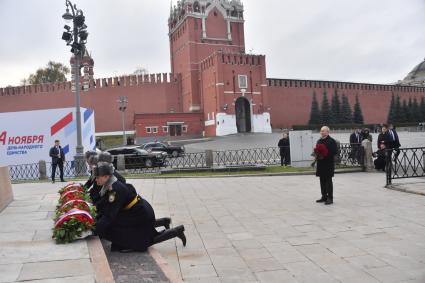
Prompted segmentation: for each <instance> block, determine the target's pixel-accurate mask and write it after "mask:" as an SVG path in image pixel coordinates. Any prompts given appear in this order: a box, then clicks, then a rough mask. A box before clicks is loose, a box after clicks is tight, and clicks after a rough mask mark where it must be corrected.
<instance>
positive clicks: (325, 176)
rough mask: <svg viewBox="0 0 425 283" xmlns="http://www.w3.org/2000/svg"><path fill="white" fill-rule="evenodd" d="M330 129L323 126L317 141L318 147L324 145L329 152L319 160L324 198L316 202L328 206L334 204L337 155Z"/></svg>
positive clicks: (318, 168)
mask: <svg viewBox="0 0 425 283" xmlns="http://www.w3.org/2000/svg"><path fill="white" fill-rule="evenodd" d="M329 132H330V130H329V127H327V126H323V127H322V128H321V129H320V139H319V140H318V141H317V145H319V144H323V145H324V146H326V148H327V150H328V154H327V155H326V156H321V157H318V158H317V168H316V176H317V177H320V189H321V193H322V198H321V199H318V200H317V201H316V202H318V203H321V202H324V203H325V204H326V205H329V204H332V203H333V182H332V178H333V177H334V172H335V155H336V154H337V150H338V147H337V143H336V141H335V140H334V139H333V138H331V137H330V136H329Z"/></svg>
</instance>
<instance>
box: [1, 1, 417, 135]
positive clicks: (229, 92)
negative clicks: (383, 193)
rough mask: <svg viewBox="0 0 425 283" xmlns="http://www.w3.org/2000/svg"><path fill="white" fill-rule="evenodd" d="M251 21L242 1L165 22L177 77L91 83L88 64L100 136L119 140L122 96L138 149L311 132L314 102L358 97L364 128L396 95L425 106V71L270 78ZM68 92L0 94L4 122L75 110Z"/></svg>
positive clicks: (51, 87)
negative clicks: (248, 36)
mask: <svg viewBox="0 0 425 283" xmlns="http://www.w3.org/2000/svg"><path fill="white" fill-rule="evenodd" d="M244 21H245V19H244V13H243V5H242V3H241V2H240V1H239V0H232V1H229V0H199V1H195V0H185V1H180V2H179V3H178V5H177V6H175V7H173V8H172V10H171V12H170V18H169V20H168V25H169V39H170V60H171V73H161V74H151V75H139V76H136V75H134V76H122V77H115V78H103V79H93V78H92V76H93V67H94V60H93V59H92V58H88V59H87V60H86V61H84V62H88V63H86V65H84V70H83V75H82V80H83V82H84V83H83V88H84V86H85V90H87V91H82V92H81V106H82V107H85V108H92V109H94V110H95V123H96V133H98V134H110V135H114V134H119V133H121V131H122V125H121V112H120V111H119V110H118V103H117V100H118V98H119V97H120V96H126V97H128V101H129V104H128V108H127V110H126V112H125V116H126V119H125V121H126V125H125V127H126V130H127V131H134V133H135V135H136V138H138V139H139V140H146V139H161V138H165V137H166V138H180V137H199V136H225V135H229V134H235V133H238V132H239V133H241V132H258V133H260V132H261V133H270V132H271V131H272V129H278V128H290V127H291V126H293V125H303V124H307V123H308V120H309V117H310V108H311V103H312V98H313V92H315V93H316V94H317V99H318V101H319V104H320V102H321V100H322V97H323V93H324V92H325V91H326V92H327V93H328V97H330V96H329V95H332V94H333V93H334V91H335V90H337V91H338V93H339V94H340V95H342V94H345V95H346V96H347V97H348V98H349V101H350V105H351V108H353V106H354V102H355V97H356V96H358V97H359V101H360V104H361V108H362V111H363V116H364V122H365V123H366V124H380V123H384V122H386V121H387V116H388V111H389V105H390V101H391V96H392V95H393V94H394V95H399V96H400V98H401V100H406V99H409V98H414V97H416V98H417V99H418V100H420V98H421V97H423V96H425V87H424V86H425V85H424V78H423V75H424V74H425V62H422V63H421V64H419V65H418V66H417V67H416V68H415V69H414V70H413V71H412V72H411V73H410V74H409V75H408V77H407V78H406V79H405V80H404V81H400V82H399V83H397V84H394V85H380V84H364V83H353V82H336V81H315V80H292V79H275V78H268V77H267V66H266V57H265V56H264V55H252V54H246V53H245V31H244ZM86 56H88V55H87V54H86ZM270 60H273V58H270ZM72 63H73V60H71V64H72ZM71 89H72V86H71V82H66V83H53V84H42V85H30V86H20V87H8V88H0V112H15V111H27V110H38V109H51V108H67V107H72V106H73V105H74V101H75V98H74V93H73V92H72V91H71Z"/></svg>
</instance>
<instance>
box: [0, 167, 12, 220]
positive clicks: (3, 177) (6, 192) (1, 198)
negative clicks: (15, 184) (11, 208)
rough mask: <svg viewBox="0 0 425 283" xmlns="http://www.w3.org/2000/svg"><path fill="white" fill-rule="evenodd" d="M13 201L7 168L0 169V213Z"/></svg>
mask: <svg viewBox="0 0 425 283" xmlns="http://www.w3.org/2000/svg"><path fill="white" fill-rule="evenodd" d="M12 200H13V192H12V183H11V182H10V175H9V167H8V166H6V167H0V212H1V211H3V209H5V208H6V207H7V206H8V205H9V203H10V202H11V201H12Z"/></svg>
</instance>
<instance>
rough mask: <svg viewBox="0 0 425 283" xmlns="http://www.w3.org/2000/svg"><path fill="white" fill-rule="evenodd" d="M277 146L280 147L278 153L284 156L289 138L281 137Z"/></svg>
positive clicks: (287, 149)
mask: <svg viewBox="0 0 425 283" xmlns="http://www.w3.org/2000/svg"><path fill="white" fill-rule="evenodd" d="M277 146H278V147H279V149H280V155H282V156H285V155H286V154H287V152H289V138H281V139H280V140H279V143H278V144H277Z"/></svg>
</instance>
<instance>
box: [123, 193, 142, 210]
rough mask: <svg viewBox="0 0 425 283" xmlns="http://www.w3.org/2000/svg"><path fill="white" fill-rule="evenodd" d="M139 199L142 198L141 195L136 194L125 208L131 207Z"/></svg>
mask: <svg viewBox="0 0 425 283" xmlns="http://www.w3.org/2000/svg"><path fill="white" fill-rule="evenodd" d="M139 200H140V197H139V196H136V197H135V198H134V199H133V200H132V201H131V202H130V203H129V204H128V205H127V206H126V207H124V210H129V209H131V208H132V207H133V206H134V205H135V204H136V203H137V202H138V201H139Z"/></svg>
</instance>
